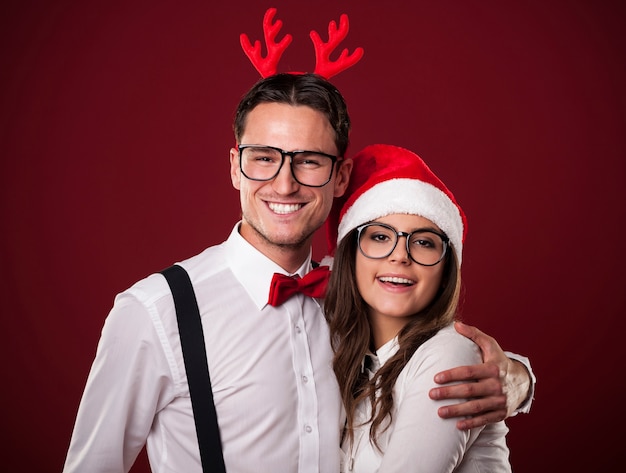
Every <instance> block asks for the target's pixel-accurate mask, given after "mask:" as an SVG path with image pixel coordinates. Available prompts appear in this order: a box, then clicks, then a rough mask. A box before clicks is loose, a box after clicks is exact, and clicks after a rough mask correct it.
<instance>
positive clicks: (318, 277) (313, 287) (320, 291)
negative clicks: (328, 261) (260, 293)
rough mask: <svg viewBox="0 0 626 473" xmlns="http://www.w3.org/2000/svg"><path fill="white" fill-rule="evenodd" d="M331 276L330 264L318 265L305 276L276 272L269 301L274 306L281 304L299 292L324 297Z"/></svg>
mask: <svg viewBox="0 0 626 473" xmlns="http://www.w3.org/2000/svg"><path fill="white" fill-rule="evenodd" d="M329 277H330V270H329V268H328V266H318V267H317V268H315V269H314V270H312V271H309V272H308V273H307V274H306V275H305V276H304V277H303V278H301V277H300V276H297V275H296V276H293V277H292V276H285V275H284V274H279V273H274V277H273V278H272V283H271V284H270V297H269V300H268V301H267V303H268V304H270V305H273V306H278V305H281V304H282V303H283V302H285V301H286V300H287V299H289V298H290V297H291V296H293V295H294V294H295V293H297V292H301V293H302V294H304V295H305V296H310V297H317V298H320V297H324V294H325V293H326V286H327V285H328V278H329Z"/></svg>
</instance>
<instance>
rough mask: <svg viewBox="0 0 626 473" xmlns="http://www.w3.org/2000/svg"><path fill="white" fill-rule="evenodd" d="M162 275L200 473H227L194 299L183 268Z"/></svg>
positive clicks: (162, 272) (164, 272)
mask: <svg viewBox="0 0 626 473" xmlns="http://www.w3.org/2000/svg"><path fill="white" fill-rule="evenodd" d="M161 274H163V276H165V279H166V280H167V283H168V284H169V286H170V290H171V291H172V296H173V298H174V306H175V308H176V318H177V319H178V331H179V333H180V343H181V346H182V350H183V359H184V361H185V371H186V372H187V382H188V384H189V394H190V396H191V406H192V408H193V417H194V421H195V424H196V434H197V435H198V444H199V445H200V460H201V462H202V471H204V472H205V473H208V472H209V471H211V472H215V473H221V472H226V467H225V465H224V456H223V454H222V442H221V440H220V431H219V427H218V424H217V414H216V412H215V404H214V402H213V391H212V390H211V378H210V377H209V366H208V364H207V358H206V350H205V345H204V333H203V331H202V322H201V320H200V310H199V309H198V302H197V301H196V295H195V293H194V291H193V286H192V284H191V280H190V279H189V275H188V274H187V271H185V270H184V269H183V267H182V266H179V265H176V264H175V265H173V266H170V267H169V268H167V269H164V270H163V271H161Z"/></svg>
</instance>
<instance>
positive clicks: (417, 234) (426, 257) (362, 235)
mask: <svg viewBox="0 0 626 473" xmlns="http://www.w3.org/2000/svg"><path fill="white" fill-rule="evenodd" d="M357 232H358V233H357V239H358V242H359V251H361V253H362V254H363V256H366V257H367V258H373V259H380V258H386V257H387V256H389V255H390V254H391V253H393V250H395V248H396V245H397V244H398V239H399V238H400V237H405V238H406V251H407V253H408V255H409V257H410V258H411V259H412V260H413V261H415V262H416V263H417V264H421V265H422V266H434V265H436V264H437V263H439V262H440V261H441V260H443V257H444V256H445V255H446V250H447V249H448V245H449V240H448V237H447V236H446V235H445V234H442V233H438V232H436V231H434V230H429V229H419V230H415V231H413V232H411V233H407V232H399V231H398V230H396V229H395V228H393V227H392V226H391V225H387V224H385V223H378V222H371V223H366V224H364V225H361V226H359V227H357Z"/></svg>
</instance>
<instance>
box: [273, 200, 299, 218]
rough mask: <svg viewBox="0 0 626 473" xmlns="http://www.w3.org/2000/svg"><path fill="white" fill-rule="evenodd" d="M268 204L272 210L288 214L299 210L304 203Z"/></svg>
mask: <svg viewBox="0 0 626 473" xmlns="http://www.w3.org/2000/svg"><path fill="white" fill-rule="evenodd" d="M268 206H269V208H270V210H271V211H272V212H274V213H277V214H280V215H286V214H291V213H294V212H297V211H298V210H300V209H301V208H302V207H303V205H302V204H278V203H275V202H269V203H268Z"/></svg>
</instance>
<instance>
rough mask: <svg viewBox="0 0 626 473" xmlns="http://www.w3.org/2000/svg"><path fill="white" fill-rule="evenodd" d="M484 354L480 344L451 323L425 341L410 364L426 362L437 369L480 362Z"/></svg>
mask: <svg viewBox="0 0 626 473" xmlns="http://www.w3.org/2000/svg"><path fill="white" fill-rule="evenodd" d="M481 360H482V355H481V352H480V349H479V348H478V345H476V344H475V343H474V342H473V341H472V340H470V339H469V338H467V337H464V336H463V335H461V334H460V333H458V332H457V331H456V330H455V329H454V325H453V324H450V325H448V326H446V327H444V328H442V329H441V330H439V332H437V333H436V334H435V335H434V336H433V337H432V338H430V339H428V340H427V341H426V342H424V343H423V344H422V345H421V346H420V347H419V348H418V349H417V351H416V352H415V354H414V355H413V357H412V359H411V363H410V364H420V365H423V364H426V365H427V366H431V367H436V369H448V368H454V367H456V366H463V365H473V364H477V363H480V362H481Z"/></svg>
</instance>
